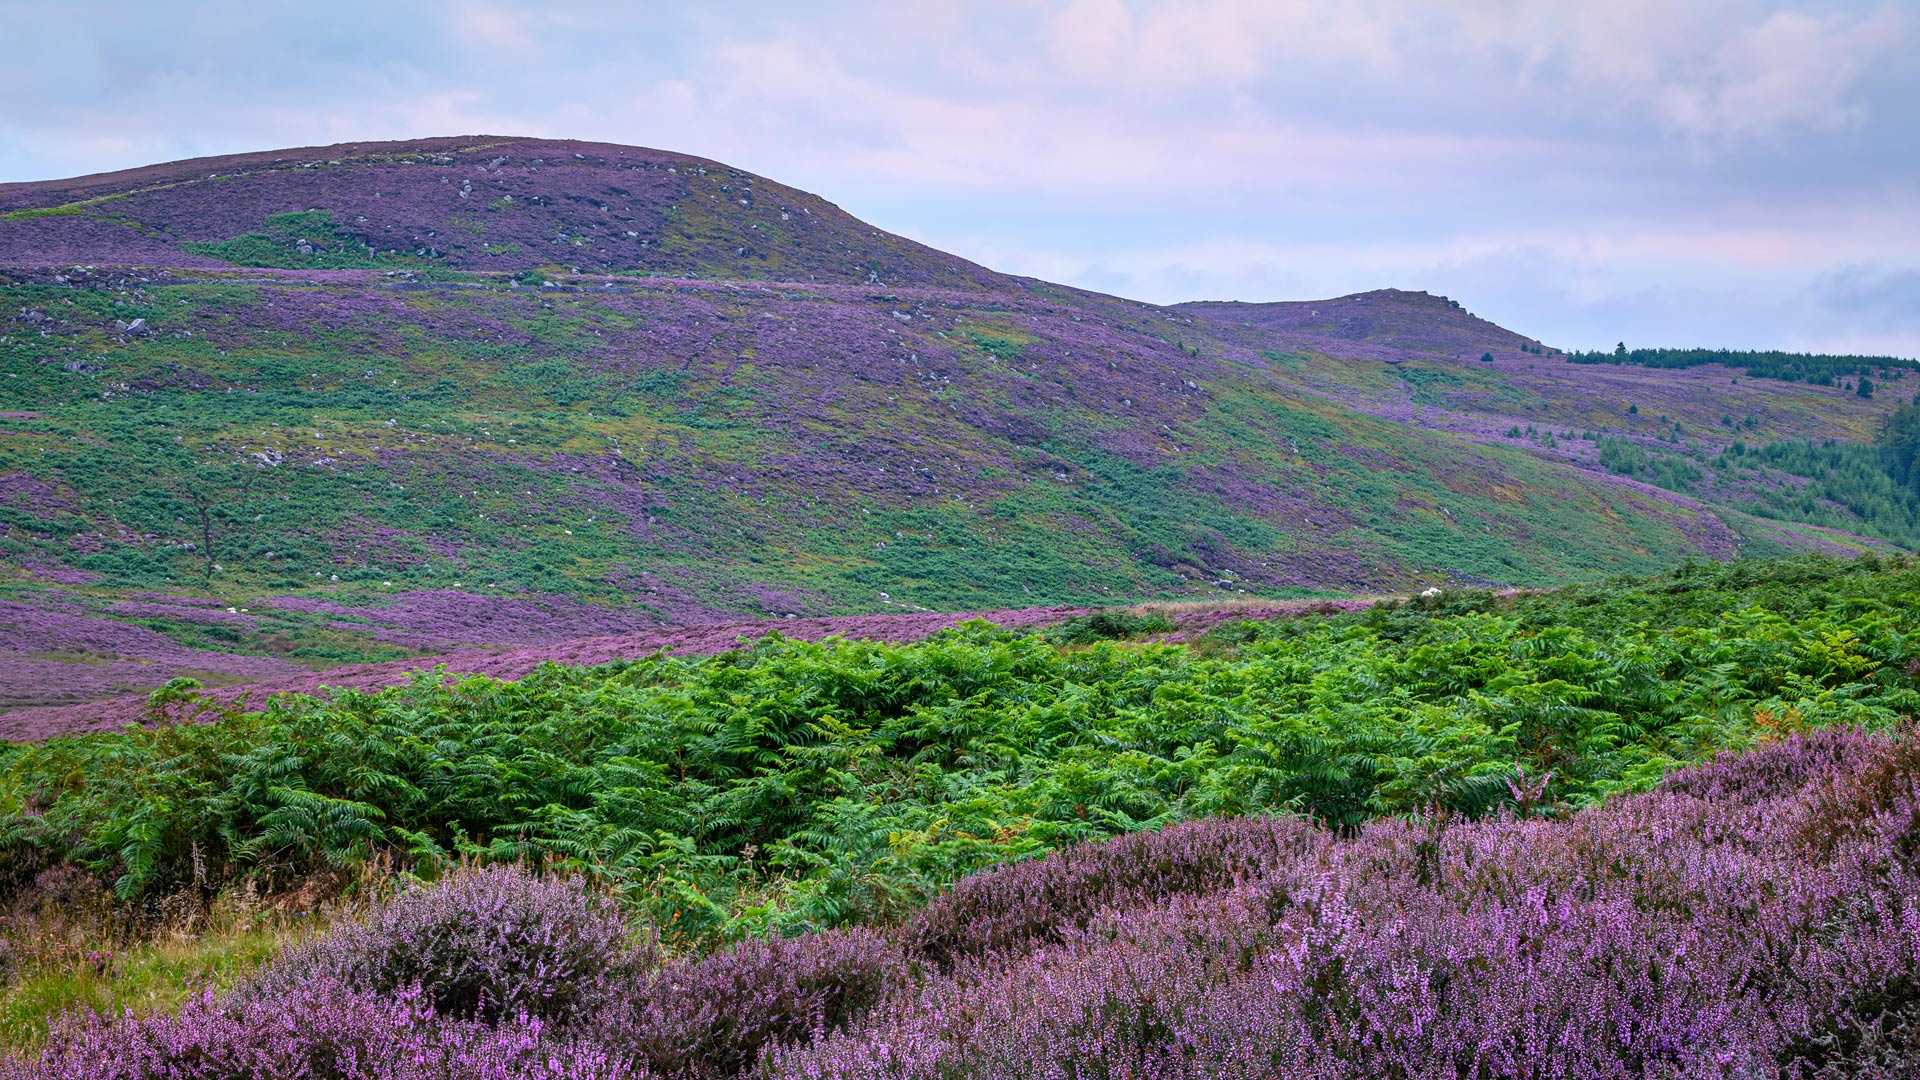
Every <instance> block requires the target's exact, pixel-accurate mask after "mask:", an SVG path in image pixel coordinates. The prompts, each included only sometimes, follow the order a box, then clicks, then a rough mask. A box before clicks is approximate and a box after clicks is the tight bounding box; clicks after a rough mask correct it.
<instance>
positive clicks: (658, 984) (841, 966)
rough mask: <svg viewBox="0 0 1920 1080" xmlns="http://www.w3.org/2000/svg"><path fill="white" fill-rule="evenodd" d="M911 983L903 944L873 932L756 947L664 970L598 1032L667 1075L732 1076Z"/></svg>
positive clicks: (771, 942)
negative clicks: (766, 1052) (776, 1049)
mask: <svg viewBox="0 0 1920 1080" xmlns="http://www.w3.org/2000/svg"><path fill="white" fill-rule="evenodd" d="M907 981H908V967H907V963H906V957H905V955H904V954H903V953H902V952H901V950H900V948H899V946H897V945H896V944H894V943H893V942H892V941H890V940H889V939H888V938H887V937H885V936H883V935H881V934H879V933H876V932H874V931H871V930H833V931H828V932H826V933H821V934H808V935H804V936H801V937H795V938H775V939H772V940H767V941H751V942H746V943H743V944H740V945H738V946H736V947H734V948H732V949H729V950H727V951H725V952H721V953H717V954H715V955H713V956H709V957H706V958H704V959H699V960H692V961H686V962H682V963H678V964H672V965H669V966H666V967H663V968H661V969H660V970H659V971H658V972H657V973H656V974H655V976H654V978H653V979H652V980H651V981H650V982H648V983H647V984H646V985H645V986H644V987H641V988H638V989H637V990H636V992H635V994H634V996H633V997H632V998H631V999H628V1000H625V1001H623V1002H621V1003H620V1004H619V1005H618V1006H616V1007H615V1008H614V1009H612V1010H610V1012H609V1013H607V1014H604V1015H603V1017H602V1027H601V1028H600V1029H599V1030H600V1033H601V1038H603V1039H604V1040H605V1041H606V1042H608V1043H609V1044H610V1045H614V1046H618V1047H620V1048H621V1049H622V1050H623V1051H630V1052H632V1053H633V1054H634V1055H635V1056H636V1057H637V1058H638V1059H639V1060H640V1061H641V1062H643V1063H644V1064H645V1065H647V1066H648V1067H649V1068H651V1069H653V1070H654V1071H656V1072H658V1073H659V1074H660V1075H662V1076H668V1077H685V1078H688V1080H704V1078H709V1077H725V1076H733V1075H735V1074H737V1073H740V1072H741V1071H743V1070H745V1069H746V1068H748V1067H749V1066H751V1065H752V1064H753V1063H754V1062H755V1061H756V1060H757V1059H758V1058H759V1056H760V1053H761V1051H762V1050H763V1049H764V1048H766V1047H768V1046H772V1045H775V1044H784V1045H797V1044H801V1043H805V1042H808V1041H811V1040H812V1039H815V1038H818V1037H819V1036H820V1035H821V1034H823V1033H825V1032H828V1031H833V1030H836V1029H838V1028H840V1027H842V1026H844V1025H845V1024H846V1023H847V1022H848V1021H849V1020H850V1019H852V1018H854V1017H855V1016H857V1015H859V1014H860V1013H861V1012H862V1011H864V1010H865V1009H867V1008H868V1007H869V1006H871V1005H873V1004H874V1003H875V1002H877V1001H879V1000H881V998H883V997H884V996H885V995H886V994H887V993H888V992H889V991H891V990H893V989H895V988H897V987H900V986H903V985H905V984H906V983H907Z"/></svg>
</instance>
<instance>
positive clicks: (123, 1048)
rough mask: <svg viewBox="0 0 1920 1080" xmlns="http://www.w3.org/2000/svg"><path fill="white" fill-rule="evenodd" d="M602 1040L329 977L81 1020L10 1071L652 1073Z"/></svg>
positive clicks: (325, 1077) (360, 1075) (373, 1077)
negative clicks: (476, 1015)
mask: <svg viewBox="0 0 1920 1080" xmlns="http://www.w3.org/2000/svg"><path fill="white" fill-rule="evenodd" d="M646 1075H647V1074H646V1073H645V1072H643V1071H641V1070H639V1069H636V1068H635V1067H634V1066H633V1064H632V1063H631V1062H630V1061H629V1060H628V1059H625V1058H623V1057H621V1056H619V1055H618V1054H617V1053H614V1052H611V1051H609V1050H608V1049H607V1048H606V1047H604V1046H601V1045H598V1044H594V1043H590V1042H586V1041H583V1040H580V1039H576V1038H571V1037H568V1036H566V1035H564V1034H558V1033H556V1032H554V1031H553V1029H552V1028H551V1027H550V1026H549V1025H547V1024H546V1023H544V1022H542V1021H541V1020H539V1019H534V1018H526V1017H518V1016H516V1017H512V1018H509V1019H507V1020H505V1021H503V1022H502V1023H500V1024H498V1025H490V1024H484V1023H480V1022H478V1021H471V1020H454V1019H449V1018H447V1017H443V1016H440V1015H437V1014H436V1013H435V1012H434V1010H433V1007H432V1005H431V1004H430V1003H429V1002H428V1001H427V999H426V996H425V995H424V994H422V993H421V992H420V991H418V990H416V989H411V988H407V989H402V990H399V991H397V992H395V993H392V994H383V995H372V994H367V993H364V992H361V991H358V990H355V989H352V988H350V987H347V986H345V985H343V984H341V983H338V982H334V981H332V980H329V979H324V978H322V979H317V980H312V981H307V982H302V983H298V984H295V985H292V986H289V987H287V988H286V989H285V991H284V992H283V993H280V994H276V995H273V996H267V997H246V998H227V999H216V998H214V997H213V996H212V995H206V996H203V997H201V998H198V999H196V1000H194V1001H192V1002H190V1003H189V1004H188V1005H186V1006H185V1007H184V1008H182V1009H181V1010H180V1011H179V1013H177V1014H174V1015H162V1016H154V1017H149V1018H145V1019H133V1018H131V1017H129V1018H126V1019H120V1020H108V1019H102V1018H97V1017H93V1016H91V1015H88V1016H84V1017H77V1018H75V1019H73V1020H72V1021H70V1022H69V1023H68V1024H67V1025H66V1026H65V1027H64V1028H63V1029H61V1030H59V1031H57V1032H56V1033H55V1036H54V1038H53V1040H52V1041H51V1043H50V1044H49V1046H48V1049H47V1050H46V1052H45V1053H44V1054H42V1055H41V1056H40V1057H39V1059H38V1060H32V1061H21V1060H18V1059H15V1058H12V1057H0V1078H4V1080H296V1078H297V1080H644V1078H645V1076H646Z"/></svg>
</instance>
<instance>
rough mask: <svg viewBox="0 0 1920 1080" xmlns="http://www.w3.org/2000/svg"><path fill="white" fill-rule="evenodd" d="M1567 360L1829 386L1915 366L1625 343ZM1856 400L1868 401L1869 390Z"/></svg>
mask: <svg viewBox="0 0 1920 1080" xmlns="http://www.w3.org/2000/svg"><path fill="white" fill-rule="evenodd" d="M1566 358H1567V361H1568V362H1569V363H1574V364H1633V365H1636V366H1639V367H1651V368H1669V369H1671V368H1690V367H1700V366H1701V365H1704V364H1723V365H1725V366H1727V367H1730V368H1737V369H1739V370H1740V371H1741V372H1742V373H1744V374H1746V375H1748V376H1750V377H1752V378H1755V379H1779V380H1781V381H1783V382H1806V383H1812V384H1814V385H1816V386H1832V385H1833V383H1834V380H1835V379H1838V378H1841V377H1844V376H1849V375H1879V376H1880V377H1882V378H1886V377H1888V376H1889V375H1895V376H1897V374H1898V373H1899V372H1903V371H1910V370H1913V369H1914V368H1915V367H1916V366H1920V365H1916V363H1915V362H1914V361H1912V360H1903V359H1900V358H1898V357H1893V356H1832V355H1827V354H1824V353H1791V352H1779V351H1777V350H1767V351H1754V350H1744V349H1628V348H1627V346H1626V343H1625V342H1621V343H1620V344H1619V345H1617V346H1615V347H1614V349H1613V351H1612V352H1573V353H1568V354H1566ZM1856 392H1857V391H1856ZM1860 396H1861V397H1871V396H1872V390H1871V388H1869V389H1868V391H1867V392H1866V393H1863V394H1861V395H1860Z"/></svg>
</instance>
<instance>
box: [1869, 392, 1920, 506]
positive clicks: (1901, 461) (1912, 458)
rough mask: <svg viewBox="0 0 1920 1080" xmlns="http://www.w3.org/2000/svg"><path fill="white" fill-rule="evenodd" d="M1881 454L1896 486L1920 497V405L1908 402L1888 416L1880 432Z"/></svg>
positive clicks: (1883, 462)
mask: <svg viewBox="0 0 1920 1080" xmlns="http://www.w3.org/2000/svg"><path fill="white" fill-rule="evenodd" d="M1879 450H1880V459H1881V463H1882V465H1883V466H1884V467H1885V468H1886V470H1887V475H1888V476H1889V477H1891V478H1892V479H1893V482H1894V483H1896V484H1898V485H1899V486H1900V487H1902V488H1904V489H1906V490H1908V491H1911V492H1914V493H1915V494H1920V404H1915V403H1913V402H1908V403H1907V404H1905V405H1902V406H1900V407H1899V408H1897V409H1895V410H1893V412H1891V413H1888V414H1887V419H1886V421H1885V422H1884V423H1883V424H1882V426H1881V428H1880V438H1879Z"/></svg>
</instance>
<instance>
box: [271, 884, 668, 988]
mask: <svg viewBox="0 0 1920 1080" xmlns="http://www.w3.org/2000/svg"><path fill="white" fill-rule="evenodd" d="M650 960H651V952H650V950H647V949H640V950H632V949H629V948H628V946H627V941H626V927H625V924H624V923H623V922H622V921H621V918H620V916H619V914H618V912H617V911H616V910H615V909H614V907H613V906H612V905H611V904H608V903H606V902H605V901H603V900H602V899H601V898H599V897H596V896H594V895H592V894H590V893H588V892H587V891H586V890H585V889H584V888H583V887H582V885H581V884H580V883H579V882H577V881H563V880H558V879H554V878H538V877H534V876H532V875H531V874H529V873H527V872H526V871H525V870H522V869H520V868H517V867H510V866H493V867H487V868H485V869H479V870H461V871H457V872H455V873H454V874H453V875H452V876H450V877H449V878H447V879H446V880H444V881H442V882H440V883H438V884H435V885H432V886H428V887H417V888H415V889H413V890H412V891H409V892H407V893H405V894H403V895H401V896H399V897H397V898H395V899H393V900H391V901H389V902H388V903H386V904H385V905H383V906H382V907H380V908H379V909H378V910H376V911H375V912H374V914H373V916H372V917H371V918H370V919H368V920H367V922H365V923H364V924H351V925H348V926H345V927H343V928H341V929H338V930H335V931H334V932H333V933H331V934H329V935H328V936H326V937H325V938H323V939H321V940H320V941H318V942H315V943H313V944H310V945H306V946H301V947H297V948H295V949H293V950H292V951H290V952H289V953H288V954H287V955H286V956H285V957H284V958H282V959H281V960H280V961H278V962H276V963H275V964H274V965H273V966H272V967H270V968H269V969H268V970H267V971H266V972H265V973H264V974H263V975H262V976H261V977H260V978H258V979H257V980H256V981H255V982H254V983H253V985H252V986H251V988H250V991H249V993H250V996H252V997H256V998H272V997H277V996H281V995H284V994H287V993H289V992H291V991H292V990H293V989H294V988H297V987H300V986H304V985H306V984H308V983H311V982H314V981H317V980H334V981H337V982H338V983H339V984H340V985H342V986H345V987H348V988H350V989H352V990H355V991H362V992H366V993H372V994H393V993H396V992H398V991H400V990H403V989H405V988H407V987H410V986H418V987H420V988H421V990H422V992H423V993H424V994H425V995H426V996H425V1001H426V1002H427V1003H428V1004H429V1005H431V1006H432V1008H433V1010H434V1012H436V1013H438V1014H440V1015H442V1016H449V1017H456V1018H459V1019H478V1020H482V1021H488V1022H493V1021H499V1020H501V1019H503V1018H507V1017H512V1016H516V1015H519V1014H522V1013H524V1014H526V1015H528V1016H532V1017H536V1018H540V1019H543V1020H550V1021H561V1022H566V1021H571V1020H575V1019H578V1018H579V1017H581V1016H583V1015H585V1014H586V1013H587V1012H588V1011H589V1010H591V1009H593V1008H596V1007H598V1006H600V1005H601V1004H603V1003H605V1002H606V1001H607V1000H609V999H610V997H611V996H612V995H613V994H614V993H615V992H616V991H617V990H619V989H621V988H623V987H624V986H625V985H626V983H627V982H628V980H630V979H631V978H632V977H633V975H634V974H635V973H636V972H638V971H640V970H643V969H644V968H645V967H646V966H647V964H648V961H650Z"/></svg>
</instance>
